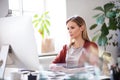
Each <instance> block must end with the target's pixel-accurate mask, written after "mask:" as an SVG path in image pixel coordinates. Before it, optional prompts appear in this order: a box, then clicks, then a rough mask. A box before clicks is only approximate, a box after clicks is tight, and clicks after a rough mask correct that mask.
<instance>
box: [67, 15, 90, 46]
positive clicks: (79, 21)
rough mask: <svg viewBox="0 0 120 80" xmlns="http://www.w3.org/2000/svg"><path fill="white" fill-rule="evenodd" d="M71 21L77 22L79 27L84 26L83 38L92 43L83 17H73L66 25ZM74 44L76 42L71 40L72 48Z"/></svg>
mask: <svg viewBox="0 0 120 80" xmlns="http://www.w3.org/2000/svg"><path fill="white" fill-rule="evenodd" d="M69 21H72V22H75V23H76V24H77V25H78V26H79V27H81V26H84V30H83V32H82V38H83V39H84V40H85V41H90V39H89V37H88V33H87V28H86V23H85V21H84V19H83V18H82V17H80V16H72V17H70V18H69V19H68V20H67V21H66V25H67V24H68V22H69ZM73 44H74V42H73V41H72V40H71V41H70V46H71V45H73Z"/></svg>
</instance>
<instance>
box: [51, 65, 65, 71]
mask: <svg viewBox="0 0 120 80" xmlns="http://www.w3.org/2000/svg"><path fill="white" fill-rule="evenodd" d="M49 69H50V70H52V71H64V70H65V68H64V67H63V66H60V65H59V66H58V65H56V64H51V65H50V66H49Z"/></svg>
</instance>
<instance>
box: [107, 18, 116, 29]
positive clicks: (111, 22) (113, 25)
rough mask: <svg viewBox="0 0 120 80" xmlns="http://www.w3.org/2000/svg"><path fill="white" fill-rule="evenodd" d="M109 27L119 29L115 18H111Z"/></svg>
mask: <svg viewBox="0 0 120 80" xmlns="http://www.w3.org/2000/svg"><path fill="white" fill-rule="evenodd" d="M108 28H109V29H111V30H117V28H118V27H117V21H116V19H115V18H109V27H108Z"/></svg>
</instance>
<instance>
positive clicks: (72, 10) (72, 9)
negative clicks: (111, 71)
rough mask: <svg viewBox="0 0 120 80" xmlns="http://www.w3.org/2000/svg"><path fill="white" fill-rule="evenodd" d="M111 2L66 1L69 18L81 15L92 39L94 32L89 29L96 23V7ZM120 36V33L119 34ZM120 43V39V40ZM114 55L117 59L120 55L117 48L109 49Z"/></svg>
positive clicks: (99, 0) (96, 0) (103, 0)
mask: <svg viewBox="0 0 120 80" xmlns="http://www.w3.org/2000/svg"><path fill="white" fill-rule="evenodd" d="M109 1H111V0H66V4H67V7H66V8H67V9H66V10H67V12H66V13H67V18H69V17H70V16H73V15H80V16H81V17H83V18H84V19H85V21H86V25H87V27H88V28H87V29H88V33H89V37H90V38H92V37H93V35H94V33H93V32H94V31H90V30H89V27H90V26H91V25H92V24H94V23H95V19H93V18H92V16H94V15H95V14H96V13H97V11H95V10H93V9H94V8H95V7H96V6H99V5H100V6H101V5H103V4H105V3H107V2H109ZM119 34H120V33H119ZM119 37H120V36H119ZM119 42H120V38H119ZM119 48H120V47H119ZM107 50H108V51H110V52H111V53H112V56H113V57H114V58H115V59H116V57H117V54H119V53H120V50H119V49H118V48H116V47H108V49H107Z"/></svg>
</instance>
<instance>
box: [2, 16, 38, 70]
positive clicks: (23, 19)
mask: <svg viewBox="0 0 120 80" xmlns="http://www.w3.org/2000/svg"><path fill="white" fill-rule="evenodd" d="M5 44H8V45H10V46H11V48H12V53H11V54H9V57H10V59H11V60H12V61H11V62H12V63H11V64H9V66H10V65H11V66H12V65H14V66H13V67H18V68H24V69H29V70H39V69H40V68H39V67H40V64H39V59H38V52H37V51H38V50H37V43H36V40H35V35H34V28H33V26H32V18H31V17H29V16H16V17H4V18H0V47H1V46H2V45H5ZM0 54H2V53H0ZM2 55H4V54H2Z"/></svg>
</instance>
